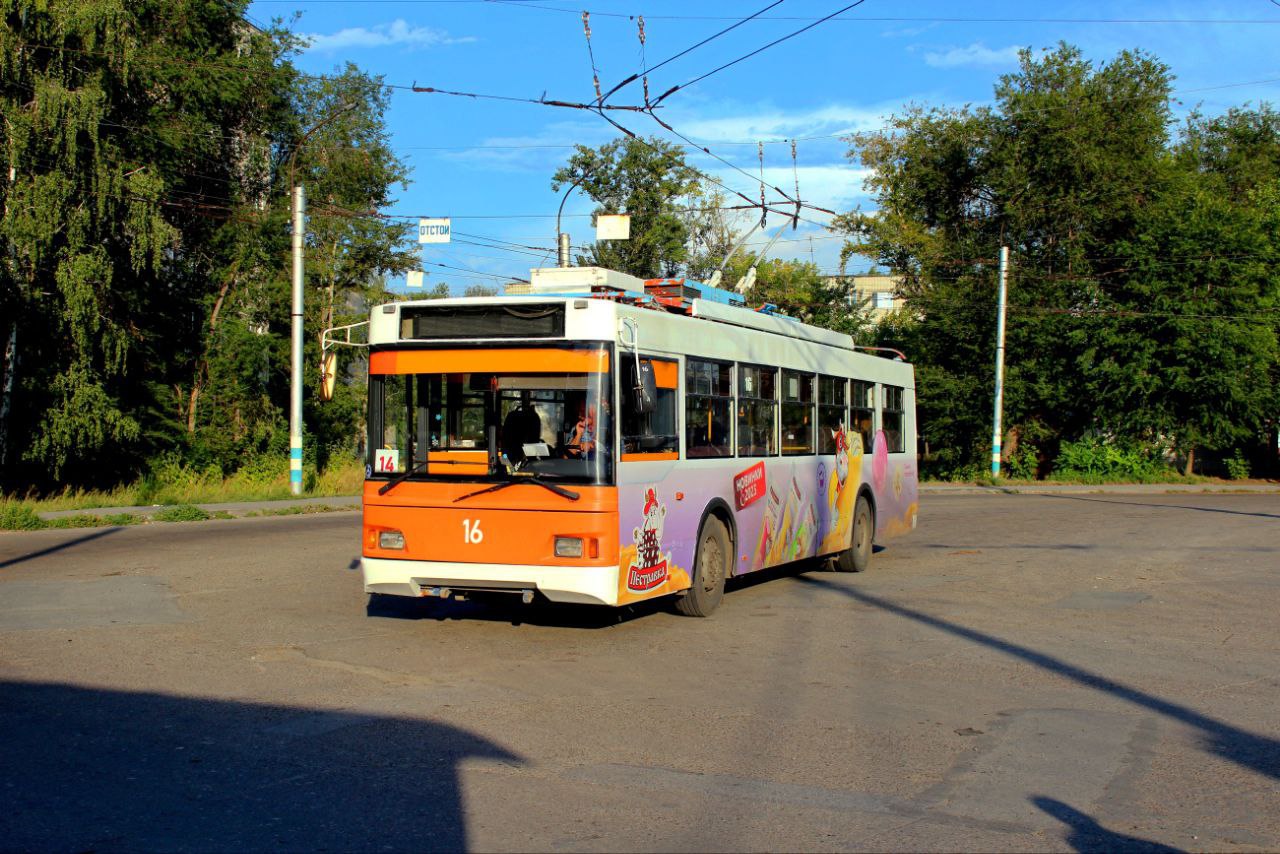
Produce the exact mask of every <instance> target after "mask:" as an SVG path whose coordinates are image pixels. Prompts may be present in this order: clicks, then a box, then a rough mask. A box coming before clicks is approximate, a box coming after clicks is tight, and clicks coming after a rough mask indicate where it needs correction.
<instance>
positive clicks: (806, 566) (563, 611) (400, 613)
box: [348, 546, 884, 629]
mask: <svg viewBox="0 0 1280 854" xmlns="http://www.w3.org/2000/svg"><path fill="white" fill-rule="evenodd" d="M874 548H875V550H876V551H877V552H880V551H883V550H884V547H883V546H875V547H874ZM359 564H360V560H359V558H355V559H353V560H352V561H351V564H350V566H349V567H348V568H356V569H358V568H359ZM825 568H826V563H825V561H822V560H818V559H814V558H810V559H807V560H802V561H796V562H795V563H788V564H783V565H782V566H776V567H771V568H769V569H759V570H756V571H755V572H749V573H746V574H745V575H738V576H734V577H733V578H730V579H727V580H726V582H725V593H726V594H728V595H732V594H733V593H734V592H735V591H737V590H747V589H750V588H752V587H756V586H757V585H760V584H767V583H769V582H770V581H777V580H779V579H782V578H788V577H792V576H796V575H800V574H802V573H805V572H815V571H820V570H823V569H825ZM729 601H731V600H727V601H726V603H725V604H726V605H727V604H728V603H729ZM675 603H676V597H675V596H663V597H660V598H658V599H648V600H646V601H644V602H637V603H635V604H634V605H623V606H621V607H617V608H615V607H611V606H608V605H569V604H563V603H559V602H551V601H549V600H548V599H545V598H543V597H542V596H539V597H537V598H536V599H534V601H533V602H532V603H531V604H529V605H525V604H522V603H521V602H520V599H519V597H518V596H515V595H514V594H503V593H490V594H485V593H472V594H468V596H467V599H465V600H457V599H439V598H437V597H434V596H423V597H413V596H379V595H374V596H370V597H369V602H368V604H367V605H366V606H365V615H366V616H369V617H377V618H382V619H390V620H438V621H446V620H481V621H487V622H496V623H510V624H511V625H513V626H521V625H529V626H545V627H553V628H563V629H608V628H614V627H616V626H620V625H624V624H626V623H630V622H633V621H635V620H641V619H644V618H646V617H652V616H654V615H655V614H673V613H675ZM721 607H724V606H721Z"/></svg>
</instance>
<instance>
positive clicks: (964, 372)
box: [839, 45, 1269, 471]
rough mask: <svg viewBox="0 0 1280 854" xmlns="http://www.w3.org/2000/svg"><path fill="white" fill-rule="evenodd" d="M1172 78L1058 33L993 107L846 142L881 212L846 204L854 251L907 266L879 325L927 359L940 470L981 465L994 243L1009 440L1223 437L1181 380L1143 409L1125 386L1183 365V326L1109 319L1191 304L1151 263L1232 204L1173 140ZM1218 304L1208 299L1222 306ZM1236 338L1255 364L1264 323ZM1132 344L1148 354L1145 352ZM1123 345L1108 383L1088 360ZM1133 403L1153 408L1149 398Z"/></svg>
mask: <svg viewBox="0 0 1280 854" xmlns="http://www.w3.org/2000/svg"><path fill="white" fill-rule="evenodd" d="M1169 91H1170V75H1169V71H1168V69H1167V67H1166V66H1164V65H1163V64H1162V63H1160V62H1159V61H1157V60H1156V59H1154V58H1153V57H1150V56H1148V55H1145V54H1143V53H1140V52H1127V51H1126V52H1122V53H1120V54H1119V55H1117V56H1116V57H1115V58H1114V59H1113V60H1112V61H1110V62H1107V63H1100V64H1095V63H1093V62H1090V61H1087V60H1085V59H1084V58H1083V57H1082V56H1081V54H1080V52H1079V51H1078V50H1077V49H1075V48H1073V47H1070V46H1067V45H1059V47H1058V48H1057V49H1055V50H1053V51H1050V52H1047V53H1045V54H1043V55H1040V56H1036V55H1034V54H1032V53H1031V52H1030V51H1024V52H1023V53H1022V54H1021V58H1020V68H1019V71H1018V72H1016V73H1014V74H1009V75H1005V76H1003V77H1001V78H1000V80H999V82H998V83H997V85H996V88H995V103H994V105H993V106H991V107H990V108H976V109H974V108H965V109H961V110H938V109H933V110H931V109H925V108H915V109H912V110H910V111H908V112H907V113H905V114H904V115H901V116H897V117H895V118H894V119H893V121H892V124H891V127H890V129H889V130H887V131H884V132H876V133H868V134H860V135H856V136H854V137H853V138H852V139H851V142H852V144H853V148H852V151H851V156H854V157H857V158H858V159H860V160H861V162H862V164H863V165H864V166H867V167H869V168H870V169H872V170H873V173H872V177H871V179H870V180H869V181H868V184H869V188H870V189H871V190H872V192H873V194H874V195H875V197H876V201H877V202H878V206H879V211H878V212H876V213H875V214H861V213H857V212H855V213H852V214H848V215H846V216H844V217H842V218H841V220H840V222H839V225H840V226H841V227H843V228H845V229H846V230H847V231H848V232H849V233H850V235H851V240H850V241H849V243H848V245H847V246H846V255H851V254H861V255H867V256H869V257H871V258H872V259H873V260H874V261H875V262H877V263H879V264H881V265H883V266H885V267H887V268H889V269H890V270H891V271H892V272H893V273H895V274H896V275H899V276H901V277H902V279H903V285H902V292H903V295H904V296H905V297H906V301H907V311H906V312H905V313H904V314H903V316H902V317H900V318H899V319H898V321H897V322H895V323H893V324H890V325H889V326H887V327H885V328H884V329H883V330H882V332H881V335H882V336H884V337H892V338H894V339H896V342H897V343H898V344H900V345H901V346H903V347H905V348H906V349H907V350H908V352H909V355H910V356H911V357H912V358H913V360H914V361H916V362H917V364H918V365H919V368H920V370H919V374H920V379H919V389H918V400H919V407H920V411H921V415H920V423H921V425H922V431H921V432H922V435H923V436H924V438H925V440H926V441H927V442H928V444H929V445H930V446H931V449H932V450H934V451H935V453H936V454H937V461H938V463H939V465H940V466H941V467H942V468H945V469H951V470H953V471H954V470H959V469H963V468H965V467H969V466H974V465H976V464H978V462H979V461H980V460H981V459H982V456H983V451H984V449H985V447H986V444H987V437H988V436H989V435H990V417H991V400H992V382H991V373H992V368H991V366H992V361H993V355H994V350H995V342H994V332H995V323H994V317H995V290H996V289H995V284H996V278H997V253H998V248H999V247H1000V246H1001V245H1007V246H1009V247H1010V248H1011V250H1012V255H1013V259H1014V261H1013V273H1012V276H1011V278H1010V282H1009V303H1010V306H1011V309H1010V312H1009V322H1008V335H1007V341H1006V352H1007V366H1008V367H1007V373H1006V378H1005V423H1006V424H1007V425H1008V426H1009V434H1008V435H1007V436H1006V440H1005V443H1004V445H1005V448H1006V450H1007V451H1009V452H1011V453H1012V452H1014V451H1016V448H1017V445H1018V444H1019V442H1020V441H1032V442H1033V443H1035V444H1038V445H1039V446H1040V447H1041V451H1042V456H1043V457H1045V458H1048V457H1051V456H1052V455H1053V453H1054V450H1055V445H1056V443H1057V442H1058V441H1059V440H1061V439H1074V438H1076V437H1078V436H1081V435H1083V434H1084V433H1086V432H1088V431H1091V430H1110V431H1113V434H1114V431H1122V433H1121V435H1127V436H1128V437H1130V438H1133V439H1146V440H1151V439H1153V438H1154V437H1157V436H1160V435H1163V436H1166V437H1168V436H1169V435H1170V434H1169V433H1167V432H1166V431H1175V432H1176V434H1177V436H1176V437H1175V438H1176V439H1177V440H1178V441H1182V442H1184V443H1185V444H1189V445H1194V444H1196V443H1200V442H1213V443H1220V442H1223V441H1228V436H1227V434H1225V433H1222V432H1216V433H1206V432H1204V431H1203V430H1193V429H1192V428H1191V427H1190V426H1189V425H1191V424H1192V423H1196V422H1197V419H1198V416H1197V415H1196V414H1195V413H1194V412H1193V411H1192V410H1191V408H1189V407H1190V401H1189V398H1186V397H1183V398H1180V399H1174V398H1166V399H1164V400H1163V404H1162V405H1167V406H1166V409H1165V410H1163V414H1159V415H1157V414H1155V413H1154V412H1153V413H1151V414H1150V417H1148V416H1147V415H1144V414H1142V406H1144V405H1145V404H1141V403H1139V401H1140V400H1143V399H1144V398H1143V397H1142V395H1140V394H1136V393H1132V391H1131V389H1130V388H1129V385H1128V384H1130V383H1133V382H1137V381H1138V380H1139V379H1142V378H1145V379H1144V380H1143V381H1145V382H1148V383H1161V382H1164V383H1167V382H1168V378H1169V376H1170V372H1174V373H1176V371H1177V364H1178V362H1177V359H1176V358H1175V353H1176V352H1177V351H1178V347H1179V345H1177V344H1175V339H1176V337H1177V336H1175V335H1174V334H1173V332H1174V330H1172V329H1171V328H1170V327H1169V326H1167V325H1166V326H1148V327H1144V328H1142V329H1139V328H1138V326H1136V325H1133V324H1130V325H1126V324H1120V323H1116V322H1115V321H1114V318H1115V317H1116V316H1119V315H1117V314H1116V313H1117V312H1120V313H1125V312H1128V313H1134V312H1144V311H1147V310H1148V309H1149V308H1150V304H1149V303H1148V302H1147V300H1148V299H1149V298H1150V297H1151V294H1152V293H1153V289H1159V290H1160V292H1161V293H1162V294H1163V295H1164V299H1163V301H1162V302H1161V305H1163V306H1164V307H1165V308H1166V309H1167V310H1169V311H1175V310H1180V311H1184V312H1189V311H1190V310H1191V309H1190V306H1194V305H1197V304H1202V303H1199V302H1197V301H1196V300H1195V299H1192V298H1191V297H1192V296H1193V292H1194V290H1195V288H1196V287H1197V284H1196V280H1195V279H1194V277H1192V278H1188V277H1186V276H1182V275H1174V274H1172V273H1171V272H1170V271H1171V270H1173V269H1175V268H1173V267H1171V266H1169V265H1167V264H1166V265H1165V266H1163V267H1162V266H1160V264H1159V262H1160V259H1161V257H1162V253H1167V252H1171V251H1173V250H1172V248H1171V247H1174V246H1177V247H1179V249H1180V251H1181V252H1182V253H1186V252H1191V251H1196V252H1201V253H1203V252H1207V251H1212V250H1213V246H1212V243H1210V242H1208V241H1211V240H1212V236H1211V233H1210V231H1209V230H1206V227H1207V225H1208V222H1207V221H1205V219H1204V217H1210V218H1211V217H1212V214H1209V213H1208V211H1210V210H1214V209H1215V208H1217V209H1221V206H1222V204H1224V203H1223V202H1222V200H1221V199H1219V200H1216V201H1211V200H1210V199H1209V198H1208V197H1206V196H1204V195H1202V194H1200V193H1199V192H1198V191H1194V190H1191V189H1188V185H1187V183H1186V171H1187V170H1186V168H1185V167H1184V166H1182V165H1181V164H1180V162H1179V160H1178V158H1176V157H1175V156H1174V155H1173V152H1172V150H1171V146H1170V139H1169V134H1168V128H1169V126H1170V123H1171V116H1170V113H1169V107H1168V95H1169ZM1191 202H1194V207H1195V209H1196V210H1197V211H1198V212H1199V213H1197V215H1196V216H1197V217H1199V218H1200V219H1199V221H1198V222H1195V223H1194V224H1193V220H1194V218H1192V217H1187V218H1184V217H1183V216H1182V215H1181V214H1179V213H1178V205H1179V204H1185V203H1191ZM1233 221H1234V220H1233ZM1175 223H1176V227H1177V228H1179V229H1182V235H1181V236H1180V237H1179V236H1175V235H1174V234H1173V233H1172V230H1173V229H1174V227H1175ZM1197 230H1198V231H1199V232H1200V233H1199V235H1198V236H1193V234H1194V232H1196V231H1197ZM1239 239H1240V240H1243V241H1246V242H1247V241H1248V240H1249V239H1250V238H1247V237H1243V236H1242V237H1240V238H1239ZM1156 270H1161V271H1163V272H1161V273H1159V274H1158V275H1157V274H1155V273H1154V271H1156ZM1140 271H1141V272H1140ZM1236 272H1237V270H1236V269H1235V268H1230V267H1219V268H1217V274H1219V275H1223V274H1229V275H1234V274H1235V273H1236ZM1200 275H1203V274H1200ZM1143 276H1145V280H1144V281H1145V284H1144V282H1143V281H1140V279H1142V277H1143ZM1203 284H1204V281H1203V278H1201V280H1200V285H1201V286H1203ZM1264 290H1265V288H1262V287H1261V286H1258V285H1257V284H1256V283H1255V284H1252V285H1250V286H1248V287H1245V288H1242V289H1241V291H1240V299H1238V300H1230V301H1229V302H1230V304H1231V306H1232V308H1231V311H1232V312H1245V313H1248V311H1247V310H1246V309H1247V306H1250V305H1252V306H1253V308H1254V309H1255V310H1257V309H1261V308H1262V307H1264V306H1265V301H1261V302H1260V301H1259V300H1263V299H1264V298H1263V296H1262V294H1263V292H1264ZM1249 294H1252V296H1249ZM1250 300H1252V302H1250ZM1214 305H1215V306H1216V307H1215V308H1212V309H1207V310H1211V311H1217V310H1219V309H1221V308H1222V307H1223V306H1220V305H1218V304H1217V303H1215V304H1214ZM1223 305H1225V303H1224V304H1223ZM1143 335H1145V336H1154V339H1151V338H1150V337H1148V338H1142V337H1140V336H1143ZM1232 340H1235V341H1236V342H1237V343H1241V344H1242V345H1244V346H1248V347H1251V348H1259V349H1254V350H1252V351H1251V353H1250V355H1248V356H1247V357H1246V361H1247V362H1248V363H1249V364H1250V365H1252V364H1254V363H1255V361H1256V360H1261V361H1266V358H1267V356H1266V353H1267V348H1268V346H1269V345H1267V343H1266V341H1265V340H1263V338H1260V337H1258V336H1254V335H1252V334H1244V335H1243V336H1242V337H1239V338H1233V339H1232ZM1183 346H1185V345H1183ZM1138 352H1149V353H1150V355H1151V359H1150V360H1149V361H1147V362H1145V363H1143V364H1142V365H1141V366H1139V365H1138V363H1137V361H1136V358H1135V354H1136V353H1138ZM1108 359H1110V360H1112V361H1111V362H1107V360H1108ZM1118 362H1124V364H1125V365H1126V367H1125V368H1124V369H1123V370H1120V369H1116V372H1113V374H1112V376H1111V382H1112V383H1113V385H1110V386H1106V385H1105V382H1104V380H1103V377H1102V374H1100V373H1099V371H1100V370H1101V369H1100V367H1099V366H1100V365H1103V364H1113V363H1118ZM1237 364H1238V363H1237V362H1236V361H1235V360H1230V359H1229V360H1225V361H1220V362H1216V363H1213V362H1211V363H1209V364H1206V365H1205V366H1204V372H1205V373H1208V374H1213V377H1212V378H1210V377H1205V378H1204V379H1203V380H1201V381H1199V382H1198V384H1197V388H1198V389H1200V391H1201V392H1203V391H1204V390H1205V389H1207V388H1209V387H1210V386H1212V385H1213V384H1214V383H1215V382H1217V383H1218V384H1219V385H1221V386H1230V385H1231V381H1230V378H1229V376H1228V374H1229V373H1230V372H1231V371H1232V370H1234V369H1235V366H1236V365H1237ZM1121 375H1123V376H1124V380H1123V382H1122V383H1121V381H1120V377H1121ZM1158 377H1163V379H1157V378H1158ZM1115 383H1120V384H1119V385H1115ZM1104 386H1105V387H1104ZM1145 400H1147V401H1148V402H1150V403H1152V404H1153V405H1154V400H1155V398H1154V397H1147V398H1145ZM1218 403H1219V404H1220V405H1225V404H1223V402H1222V401H1221V400H1219V401H1218ZM1255 403H1256V401H1255ZM1210 405H1212V404H1210ZM1253 406H1254V403H1249V404H1247V405H1245V408H1246V409H1249V408H1251V407H1253ZM1237 409H1238V408H1233V410H1232V411H1233V417H1236V418H1238V419H1240V420H1239V421H1238V423H1239V424H1242V425H1243V424H1247V423H1248V422H1249V421H1250V419H1253V420H1255V421H1256V418H1257V412H1256V411H1252V410H1251V411H1250V414H1248V415H1245V414H1242V413H1240V412H1238V411H1237Z"/></svg>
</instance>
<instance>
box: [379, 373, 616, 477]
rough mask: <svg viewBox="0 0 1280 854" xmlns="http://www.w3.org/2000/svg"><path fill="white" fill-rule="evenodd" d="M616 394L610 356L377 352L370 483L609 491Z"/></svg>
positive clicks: (611, 474)
mask: <svg viewBox="0 0 1280 854" xmlns="http://www.w3.org/2000/svg"><path fill="white" fill-rule="evenodd" d="M611 389H612V383H611V379H610V373H609V353H608V351H607V350H605V349H604V348H593V349H549V348H520V349H517V348H512V349H500V350H454V351H450V350H398V351H384V352H378V353H374V354H373V355H372V357H371V359H370V373H369V451H368V459H367V465H368V471H369V476H370V478H373V479H378V478H388V479H392V478H396V477H399V476H403V475H406V474H408V475H409V477H408V479H419V478H420V479H425V480H440V479H450V480H456V479H462V480H468V481H481V482H484V481H500V480H506V479H510V478H511V477H513V476H517V477H518V476H521V475H526V476H527V475H537V476H539V477H540V478H543V479H546V480H554V481H563V482H568V483H582V484H604V483H609V482H611V479H612V476H613V466H612V461H611V455H612V450H613V449H612V441H611V439H612V435H613V426H612V419H611V418H610V413H611V412H612V406H611V405H610V401H609V398H610V390H611Z"/></svg>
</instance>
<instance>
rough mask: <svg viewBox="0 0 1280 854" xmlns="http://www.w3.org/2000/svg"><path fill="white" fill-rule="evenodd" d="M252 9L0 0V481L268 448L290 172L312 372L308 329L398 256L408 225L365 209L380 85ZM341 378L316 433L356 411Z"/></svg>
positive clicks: (117, 475) (275, 423)
mask: <svg viewBox="0 0 1280 854" xmlns="http://www.w3.org/2000/svg"><path fill="white" fill-rule="evenodd" d="M246 5H247V0H166V2H158V0H137V2H133V3H129V4H125V3H123V2H120V0H90V2H70V0H52V2H48V3H39V4H32V3H29V2H21V0H7V2H6V0H0V120H2V122H0V141H2V142H3V150H4V155H5V158H6V165H8V166H9V167H10V168H9V169H8V170H6V174H5V176H4V177H6V178H7V179H8V180H5V181H0V199H2V200H3V203H4V220H3V223H2V225H0V317H3V318H4V320H5V323H6V328H4V329H0V340H3V339H4V338H5V337H8V335H9V334H10V333H11V331H12V330H16V331H17V334H18V348H17V350H18V353H19V358H18V359H17V360H6V364H5V365H4V369H5V371H6V373H7V375H8V376H13V375H14V373H15V372H16V376H17V380H18V382H17V385H16V388H15V390H14V394H13V401H12V407H11V409H10V411H9V413H8V415H9V417H8V418H7V419H5V420H4V421H3V423H0V430H3V431H4V432H3V435H4V436H5V438H6V441H5V442H3V443H0V445H3V446H5V447H4V456H3V459H0V465H2V466H5V468H4V473H5V474H4V476H5V477H6V479H7V481H8V482H9V483H11V484H18V483H22V484H25V485H30V484H35V483H44V484H46V485H52V484H53V483H56V482H57V481H58V480H61V481H62V482H68V481H69V482H73V483H77V484H83V485H89V484H94V483H102V484H109V483H113V482H118V481H120V480H122V479H132V478H134V477H136V476H137V475H138V473H139V472H140V471H141V470H142V469H143V468H144V467H145V465H146V462H147V461H148V460H151V459H154V458H155V457H156V455H157V454H160V453H166V452H169V453H172V452H177V453H179V454H181V455H185V456H186V457H188V458H190V459H194V460H195V461H197V462H200V463H212V464H217V465H220V466H222V467H224V468H229V467H233V466H234V465H235V464H236V462H237V461H238V460H244V459H246V458H248V457H251V456H252V455H253V454H254V453H256V452H258V451H261V450H266V449H268V448H275V449H276V450H279V451H281V452H282V451H283V447H284V443H286V442H287V439H284V438H283V430H282V425H283V412H284V411H285V406H286V403H287V400H288V387H287V382H288V304H289V298H288V290H289V288H288V280H289V219H288V217H289V214H288V204H289V200H288V194H289V183H290V181H289V179H290V178H291V177H296V178H297V179H298V180H300V181H303V182H305V184H306V186H307V189H308V191H309V196H310V200H311V209H310V219H309V229H308V237H307V243H308V278H307V305H308V315H307V328H308V336H307V337H308V354H309V359H308V362H309V365H308V367H309V372H310V373H312V374H314V372H315V362H316V361H317V359H316V356H317V355H318V338H319V332H320V329H321V327H322V326H325V325H329V324H336V323H342V322H348V321H350V320H353V319H358V317H359V316H360V314H361V312H362V311H363V310H364V306H365V305H366V304H367V302H368V301H369V300H370V299H372V298H374V296H375V294H377V293H378V292H379V291H380V287H381V277H382V276H384V275H386V274H389V273H393V272H398V271H400V270H402V269H404V268H405V267H406V266H407V261H406V259H407V257H408V256H407V253H406V251H405V247H404V245H403V244H404V238H405V231H406V229H405V228H404V227H402V226H400V225H394V224H389V223H386V222H384V221H382V220H380V219H378V218H376V217H373V216H368V215H367V214H368V212H370V211H372V210H375V209H376V208H378V207H382V206H384V205H386V204H387V203H388V202H389V201H390V197H389V193H390V189H391V187H393V186H394V185H395V184H397V183H403V182H404V181H405V180H406V178H407V172H406V170H405V167H404V166H403V164H401V163H400V162H399V161H398V160H397V159H396V158H395V157H394V155H393V154H392V152H391V151H390V147H389V145H388V141H387V138H386V131H385V124H384V121H383V114H384V112H385V109H386V106H387V101H388V92H387V90H386V89H385V87H384V86H382V84H381V82H380V81H378V80H376V79H373V78H370V77H368V76H367V75H364V74H363V73H361V72H359V71H358V70H357V69H354V68H351V67H347V68H345V69H339V70H338V72H337V73H336V74H334V75H333V76H332V77H328V78H314V77H303V76H301V75H298V74H297V73H296V71H295V70H294V68H293V66H292V64H291V63H290V56H291V55H292V54H293V52H294V51H296V49H297V48H298V43H297V41H296V40H295V39H294V38H293V37H292V36H290V35H289V34H288V33H287V32H284V31H282V30H279V29H274V28H273V29H269V30H266V31H263V30H260V29H257V28H255V27H253V26H251V25H249V24H247V23H246V22H245V20H244V18H243V12H244V9H245V6H246ZM15 362H16V364H15ZM312 378H313V379H314V377H312ZM340 394H345V398H340V400H339V403H338V404H337V405H335V406H332V407H328V408H325V409H324V410H315V409H309V410H308V423H309V425H310V427H311V429H312V432H313V434H315V436H316V439H317V443H319V444H321V445H322V446H324V445H332V444H333V443H334V442H335V441H338V437H349V436H350V435H351V434H352V433H353V432H354V430H355V429H356V427H357V426H358V422H359V420H360V419H361V418H362V415H361V412H362V406H363V404H362V394H361V393H360V392H359V391H358V390H356V389H354V388H348V389H346V390H345V391H344V392H341V393H340ZM6 402H8V401H6ZM313 444H316V443H313Z"/></svg>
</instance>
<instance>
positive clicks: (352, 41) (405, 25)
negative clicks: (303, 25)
mask: <svg viewBox="0 0 1280 854" xmlns="http://www.w3.org/2000/svg"><path fill="white" fill-rule="evenodd" d="M300 35H301V37H302V38H304V39H306V40H307V41H308V42H310V45H309V47H308V50H315V51H334V50H345V49H349V48H365V47H390V46H392V45H404V46H407V47H434V46H436V45H447V44H466V43H468V42H473V41H475V38H473V37H471V36H461V37H455V36H451V35H449V34H448V33H447V32H445V31H444V30H437V29H435V28H434V27H415V26H413V25H412V24H410V23H409V22H408V21H406V20H404V19H403V18H397V19H396V20H394V21H392V22H391V23H390V24H379V25H377V26H373V27H347V28H346V29H342V30H338V31H337V32H336V33H329V34H324V33H301V34H300Z"/></svg>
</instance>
